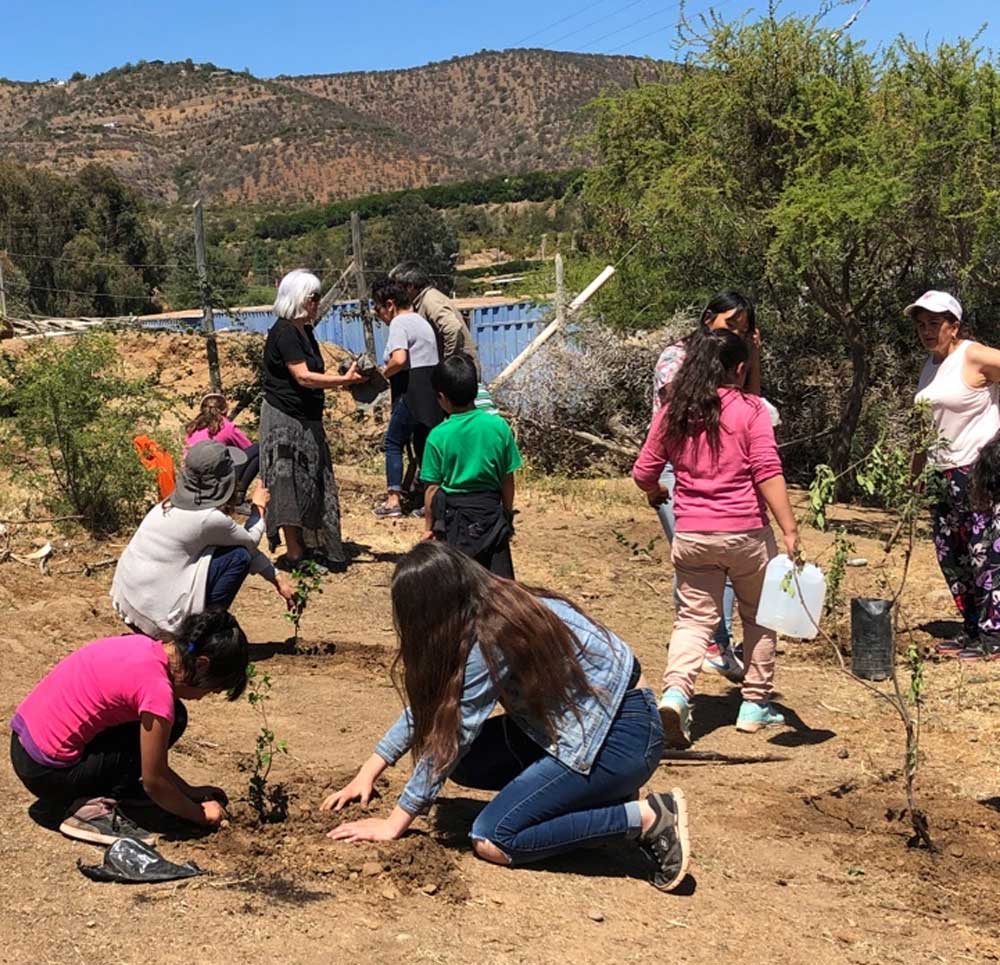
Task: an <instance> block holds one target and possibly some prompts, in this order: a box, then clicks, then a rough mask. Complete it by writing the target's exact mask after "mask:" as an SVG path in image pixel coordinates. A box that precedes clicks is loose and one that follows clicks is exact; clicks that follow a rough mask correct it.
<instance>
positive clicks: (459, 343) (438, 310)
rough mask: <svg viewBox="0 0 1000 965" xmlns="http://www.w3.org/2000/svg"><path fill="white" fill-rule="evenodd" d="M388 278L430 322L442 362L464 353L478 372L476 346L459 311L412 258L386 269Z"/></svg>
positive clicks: (416, 310) (415, 309)
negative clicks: (398, 285)
mask: <svg viewBox="0 0 1000 965" xmlns="http://www.w3.org/2000/svg"><path fill="white" fill-rule="evenodd" d="M389 277H390V278H391V279H392V280H393V281H397V282H399V283H400V284H401V285H402V286H403V287H404V288H405V289H406V290H407V294H409V296H410V297H411V298H412V299H413V311H415V312H417V313H419V314H420V315H422V316H423V317H424V318H425V319H427V321H428V322H430V324H431V327H432V328H433V329H434V331H435V333H436V334H437V340H438V354H439V355H440V357H441V361H442V362H443V361H444V360H445V359H446V358H450V357H451V356H452V355H458V354H459V353H464V354H465V355H468V356H469V357H470V358H471V359H472V361H473V362H474V363H475V366H476V371H477V372H479V371H481V370H480V368H479V356H478V355H477V353H476V346H475V344H474V343H473V341H472V335H471V333H470V332H469V329H468V326H467V325H466V324H465V319H464V318H462V313H461V312H460V311H459V310H458V309H457V308H456V307H455V303H454V302H453V301H452V300H451V299H450V298H449V297H448V296H447V295H445V294H444V292H441V291H438V289H437V288H435V287H434V286H433V285H431V283H430V278H429V277H428V275H427V272H426V271H424V269H423V268H421V267H420V265H418V264H417V262H415V261H404V262H400V264H398V265H396V267H395V268H393V269H392V271H390V272H389Z"/></svg>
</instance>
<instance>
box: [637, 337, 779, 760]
mask: <svg viewBox="0 0 1000 965" xmlns="http://www.w3.org/2000/svg"><path fill="white" fill-rule="evenodd" d="M748 359H749V353H748V349H747V345H746V342H745V340H744V339H742V338H740V337H739V336H738V335H736V334H734V333H733V332H730V331H728V330H726V329H723V330H720V331H710V332H706V333H704V334H703V335H700V336H698V337H697V338H696V339H695V341H693V342H692V343H691V346H690V348H689V350H688V353H687V357H686V358H685V360H684V363H683V365H682V366H681V368H680V371H679V372H678V373H677V375H676V377H675V378H674V381H673V382H672V383H671V385H670V388H669V394H668V397H667V400H666V404H665V405H664V406H663V408H661V409H660V411H659V412H658V413H657V415H656V417H655V418H654V419H653V424H652V425H651V426H650V429H649V435H648V436H647V437H646V442H645V444H644V445H643V447H642V451H641V452H640V453H639V458H638V459H637V460H636V463H635V466H634V467H633V469H632V478H633V479H634V480H635V482H636V485H637V486H638V487H639V488H640V489H642V490H643V491H644V492H645V493H646V495H647V498H648V499H649V502H650V504H651V505H653V506H656V505H658V503H660V502H662V501H663V500H664V499H666V498H668V496H669V495H670V494H669V493H668V492H666V491H665V490H664V489H663V488H662V487H661V485H660V482H659V479H660V473H661V472H662V470H663V467H664V465H666V464H667V463H671V464H672V465H673V467H674V472H675V474H676V480H677V481H676V485H675V489H674V494H673V496H674V513H675V515H676V518H677V532H676V536H675V539H674V543H673V547H672V550H671V559H672V562H673V565H674V571H675V573H676V575H677V583H678V595H679V598H680V605H679V606H678V609H677V614H676V617H675V619H674V629H673V634H672V635H671V638H670V646H669V649H668V654H667V669H666V672H665V674H664V679H663V695H662V697H661V698H660V702H659V710H660V717H661V719H662V721H663V728H664V735H665V738H666V740H667V743H668V746H672V747H688V746H690V744H691V706H690V705H691V698H692V696H693V694H694V685H695V681H696V680H697V677H698V672H699V671H700V669H701V665H702V661H703V660H704V657H705V651H706V649H707V647H708V644H709V641H710V640H711V638H712V634H713V632H714V630H715V627H716V626H717V625H718V623H719V619H720V616H721V613H722V593H723V588H724V586H725V582H726V576H727V575H728V577H729V579H730V581H731V582H732V584H733V589H734V590H735V592H736V597H737V600H738V601H739V608H740V619H741V620H742V623H743V661H744V664H745V666H746V676H745V677H744V679H743V687H742V692H743V704H742V706H741V707H740V712H739V717H738V718H737V721H736V728H737V730H741V731H745V732H750V733H752V732H754V731H757V730H760V729H761V728H763V727H769V726H773V725H779V724H783V723H784V717H783V716H782V715H781V714H780V713H779V712H778V711H777V710H776V709H775V708H774V707H773V706H772V705H771V703H770V697H771V693H772V690H773V686H774V651H775V634H774V631H772V630H768V629H766V628H765V627H762V626H760V625H759V624H758V623H757V622H756V615H757V604H758V601H759V600H760V591H761V586H762V584H763V582H764V570H765V568H766V567H767V564H768V561H769V560H770V559H771V558H772V557H774V556H775V555H776V553H777V549H776V546H775V540H774V534H773V533H772V532H771V527H770V523H769V521H768V516H767V510H768V509H770V510H771V513H772V514H773V515H774V517H775V520H776V521H777V523H778V525H779V527H780V528H781V532H782V534H783V537H784V542H785V547H786V549H787V551H788V553H789V554H790V555H794V554H795V552H796V550H797V545H798V528H797V525H796V522H795V516H794V515H793V513H792V507H791V504H790V503H789V501H788V492H787V490H786V488H785V478H784V475H783V473H782V468H781V459H780V457H779V455H778V450H777V446H776V445H775V441H774V429H773V427H772V425H771V418H770V415H769V414H768V412H767V409H766V408H765V406H764V404H763V403H762V402H761V400H760V399H759V398H758V397H757V396H753V395H748V394H745V393H744V392H743V388H742V387H743V381H744V379H745V377H746V372H747V362H748Z"/></svg>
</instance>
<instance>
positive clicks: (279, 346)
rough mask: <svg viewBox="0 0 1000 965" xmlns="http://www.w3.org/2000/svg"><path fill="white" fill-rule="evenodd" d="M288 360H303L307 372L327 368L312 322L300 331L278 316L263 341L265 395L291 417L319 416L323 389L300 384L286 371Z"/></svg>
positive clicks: (313, 417) (313, 418)
mask: <svg viewBox="0 0 1000 965" xmlns="http://www.w3.org/2000/svg"><path fill="white" fill-rule="evenodd" d="M289 362H305V363H306V368H307V369H309V371H310V372H325V371H326V365H325V364H324V363H323V356H322V354H321V353H320V350H319V343H318V342H317V341H316V336H315V335H314V334H313V330H312V325H306V326H305V333H303V332H301V331H299V329H298V328H296V327H295V325H294V324H293V323H292V322H290V321H288V319H287V318H279V319H278V320H277V321H276V322H275V323H274V324H273V325H272V326H271V329H270V331H269V332H268V333H267V341H266V342H265V343H264V398H265V399H266V400H267V402H268V403H269V404H270V405H273V406H274V407H275V408H276V409H279V410H280V411H281V412H284V413H285V415H290V416H292V418H294V419H303V420H305V421H308V422H315V421H318V420H320V419H322V418H323V390H322V389H307V388H304V387H303V386H301V385H299V383H298V382H296V381H295V379H294V377H293V376H292V373H291V372H289V371H288V363H289Z"/></svg>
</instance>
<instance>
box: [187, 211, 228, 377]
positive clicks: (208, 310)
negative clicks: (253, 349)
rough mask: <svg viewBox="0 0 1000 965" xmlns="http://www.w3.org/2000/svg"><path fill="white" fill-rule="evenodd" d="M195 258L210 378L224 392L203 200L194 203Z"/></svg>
mask: <svg viewBox="0 0 1000 965" xmlns="http://www.w3.org/2000/svg"><path fill="white" fill-rule="evenodd" d="M194 257H195V262H196V263H197V265H198V289H199V291H200V293H201V313H202V314H201V328H202V331H203V332H204V333H205V351H206V354H207V355H208V378H209V381H210V383H211V385H212V391H213V392H221V391H222V374H221V372H220V371H219V343H218V342H217V341H216V339H215V316H214V315H213V314H212V294H211V290H210V289H209V287H208V264H207V262H206V260H205V221H204V218H203V215H202V209H201V199H200V198H199V199H198V200H197V201H195V203H194Z"/></svg>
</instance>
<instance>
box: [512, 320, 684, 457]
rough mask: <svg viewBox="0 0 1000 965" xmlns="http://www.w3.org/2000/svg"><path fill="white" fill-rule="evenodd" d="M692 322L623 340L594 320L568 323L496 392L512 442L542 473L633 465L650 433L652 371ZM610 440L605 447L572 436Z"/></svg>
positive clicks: (674, 324)
mask: <svg viewBox="0 0 1000 965" xmlns="http://www.w3.org/2000/svg"><path fill="white" fill-rule="evenodd" d="M693 328H694V324H693V323H692V322H691V321H690V320H689V319H687V318H684V317H683V316H681V317H679V318H678V319H677V320H675V321H674V322H673V323H672V324H671V325H670V326H669V328H668V329H667V330H666V331H659V332H652V333H644V334H643V335H641V336H625V335H622V334H620V333H618V332H615V331H613V330H612V329H610V328H608V327H606V326H604V325H603V324H601V322H600V321H597V320H594V319H581V320H578V321H576V322H575V323H573V324H571V330H570V333H569V334H568V335H566V336H563V337H559V336H557V337H556V338H554V339H552V340H551V341H550V342H549V343H548V344H546V345H544V346H543V347H542V348H541V349H539V351H538V352H537V353H536V355H534V356H533V357H532V358H530V359H529V360H528V361H527V362H526V363H525V365H524V366H523V368H521V369H520V370H519V371H518V372H517V373H515V375H514V376H513V377H512V378H511V379H510V381H509V382H508V383H507V384H506V385H504V386H502V387H501V388H500V389H499V390H498V392H497V402H498V403H499V404H500V405H501V406H502V407H503V408H504V409H505V411H507V412H509V413H510V415H511V416H512V421H513V422H514V423H515V424H516V426H517V429H518V444H519V446H520V447H521V449H522V450H523V451H524V453H525V454H526V455H527V456H528V458H529V459H530V460H531V462H532V464H533V465H534V467H535V468H536V469H539V470H541V471H542V472H558V473H566V474H581V473H585V472H587V471H588V470H591V471H592V470H593V469H594V468H595V462H596V463H597V464H599V465H601V467H602V468H605V467H606V464H607V463H608V462H609V461H610V463H611V465H612V466H613V467H615V468H616V469H624V468H626V467H627V466H630V465H631V458H630V456H629V455H628V454H627V453H628V451H629V450H635V452H636V453H637V452H638V449H639V447H640V446H641V444H642V440H643V439H644V438H645V435H646V431H647V429H648V428H649V422H650V413H651V408H652V391H653V390H652V386H653V367H654V365H655V364H656V359H657V357H658V356H659V354H660V352H661V351H662V350H663V348H664V347H666V345H668V344H669V343H670V342H673V341H676V339H677V338H678V337H680V336H683V335H684V334H686V333H687V332H689V331H692V330H693ZM571 430H575V431H577V432H585V433H589V434H591V435H595V436H599V437H601V438H603V439H607V440H609V441H612V442H613V443H615V444H616V446H617V447H618V448H617V449H605V448H602V447H600V446H595V445H594V444H592V443H589V442H587V441H586V440H585V439H582V438H580V437H579V436H575V435H573V432H572V431H571Z"/></svg>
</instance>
